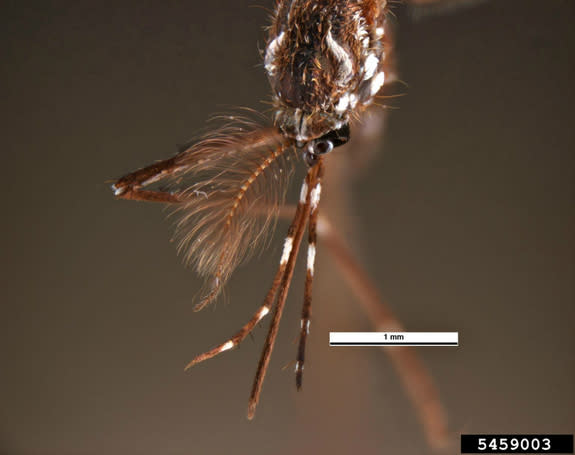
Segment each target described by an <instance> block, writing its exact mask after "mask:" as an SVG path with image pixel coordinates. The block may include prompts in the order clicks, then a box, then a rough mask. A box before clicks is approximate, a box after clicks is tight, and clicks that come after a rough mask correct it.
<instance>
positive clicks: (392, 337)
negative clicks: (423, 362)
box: [329, 332, 459, 346]
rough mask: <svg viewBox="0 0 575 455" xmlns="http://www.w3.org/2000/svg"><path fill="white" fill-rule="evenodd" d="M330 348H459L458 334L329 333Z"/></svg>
mask: <svg viewBox="0 0 575 455" xmlns="http://www.w3.org/2000/svg"><path fill="white" fill-rule="evenodd" d="M329 345H330V346H459V332H330V333H329Z"/></svg>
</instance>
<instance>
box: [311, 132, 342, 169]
mask: <svg viewBox="0 0 575 455" xmlns="http://www.w3.org/2000/svg"><path fill="white" fill-rule="evenodd" d="M348 140H349V125H348V124H347V123H346V124H345V125H343V126H342V127H341V128H339V129H337V130H333V131H330V132H329V133H327V134H324V135H323V136H322V137H320V138H318V139H315V140H313V141H311V142H309V143H308V144H307V147H306V148H305V152H304V158H305V161H306V163H307V164H308V165H309V166H313V165H314V164H315V163H317V159H318V157H319V155H324V154H326V153H329V152H331V151H332V150H333V149H334V148H335V147H339V146H340V145H343V144H345V143H346V142H347V141H348Z"/></svg>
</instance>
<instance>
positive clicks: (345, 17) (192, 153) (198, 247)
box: [112, 0, 444, 432]
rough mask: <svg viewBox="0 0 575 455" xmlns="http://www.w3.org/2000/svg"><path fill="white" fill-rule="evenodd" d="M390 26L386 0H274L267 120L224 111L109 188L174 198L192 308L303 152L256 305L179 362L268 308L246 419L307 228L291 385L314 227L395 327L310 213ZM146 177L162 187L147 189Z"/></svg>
mask: <svg viewBox="0 0 575 455" xmlns="http://www.w3.org/2000/svg"><path fill="white" fill-rule="evenodd" d="M391 32H392V30H391V24H390V8H389V5H388V2H387V1H385V0H278V1H277V2H276V6H275V9H274V11H273V14H272V23H271V26H270V27H269V29H268V36H267V42H266V47H265V52H264V56H263V64H264V65H263V66H264V68H265V71H266V73H267V76H268V79H269V82H270V85H271V88H272V93H273V111H274V114H273V126H269V127H268V126H261V125H259V124H258V123H254V122H250V121H247V120H245V119H243V118H238V117H230V120H232V122H231V124H229V125H227V126H224V127H223V128H220V129H217V130H216V131H214V132H212V133H210V134H208V135H207V136H205V137H204V138H202V139H200V140H199V141H198V142H196V143H194V144H193V145H191V146H190V147H188V148H187V149H185V150H183V151H181V152H180V153H178V154H177V155H176V156H174V157H172V158H169V159H166V160H163V161H159V162H156V163H154V164H152V165H150V166H147V167H144V168H142V169H140V170H137V171H135V172H133V173H131V174H128V175H126V176H124V177H122V178H120V179H118V180H117V181H116V182H115V183H114V184H113V185H112V189H113V190H114V193H115V196H116V197H117V198H122V199H131V200H140V201H153V202H162V203H166V204H170V205H172V206H174V207H175V210H176V212H177V214H178V215H179V218H178V221H177V224H176V238H177V240H178V245H179V251H180V252H181V254H182V255H183V256H184V260H185V261H186V262H188V263H191V264H192V265H193V266H194V267H195V269H196V271H197V272H198V274H199V275H201V276H203V277H205V278H206V282H207V287H206V290H205V293H204V294H203V295H202V298H201V299H200V301H199V302H198V303H197V304H196V306H195V310H200V309H202V308H204V307H206V306H207V305H209V304H210V303H212V302H213V301H214V300H216V298H217V297H218V296H219V295H220V293H221V291H222V289H223V287H224V285H225V284H226V282H227V281H228V279H229V278H230V276H231V274H232V272H233V271H234V269H235V268H236V266H237V265H238V264H239V263H240V262H242V261H243V260H244V259H245V257H246V256H249V254H250V253H251V252H253V251H255V250H257V249H258V248H259V247H260V246H261V245H262V242H264V241H265V239H266V236H267V235H268V234H269V232H270V231H271V227H272V225H273V224H274V222H275V221H276V220H277V218H278V216H279V215H280V214H283V215H285V213H286V209H282V207H284V200H285V192H286V186H287V183H288V180H289V177H290V175H291V172H290V169H291V168H292V167H293V166H295V165H296V163H298V161H299V160H298V157H302V158H303V160H302V161H303V163H304V164H302V165H303V166H305V167H306V168H307V172H306V175H305V179H304V181H303V182H302V184H301V190H300V197H299V201H298V203H297V206H296V208H295V211H293V210H292V211H290V210H289V209H288V210H287V212H291V214H292V215H293V216H292V221H291V224H290V226H289V229H288V232H287V236H286V237H285V240H284V243H283V250H282V253H281V256H280V259H279V266H278V269H277V272H276V274H275V276H274V278H273V281H272V284H271V287H270V288H269V291H268V293H267V294H266V296H265V298H264V300H263V304H262V305H261V306H260V307H259V308H258V309H257V311H256V312H255V313H254V314H253V316H252V317H251V319H249V321H248V322H247V323H246V324H245V325H244V326H243V327H242V328H241V329H240V330H239V331H238V332H237V333H236V334H235V335H233V336H232V337H231V338H229V339H228V340H226V341H225V342H223V343H221V344H219V345H218V346H216V347H214V348H213V349H210V350H209V351H206V352H204V353H202V354H200V355H198V356H196V357H195V358H194V359H193V360H192V361H191V362H190V363H189V364H188V365H187V366H186V369H188V368H190V367H191V366H193V365H195V364H197V363H199V362H202V361H204V360H207V359H210V358H212V357H214V356H217V355H218V354H220V353H222V352H224V351H228V350H230V349H232V348H234V347H236V346H238V345H239V344H240V343H241V342H242V341H243V340H244V339H245V338H246V336H247V335H248V334H249V333H250V332H251V331H252V330H253V329H254V328H255V327H256V326H257V325H258V323H259V322H260V321H261V320H262V319H263V318H264V317H265V316H266V315H267V314H268V313H270V312H271V313H272V316H271V323H270V327H269V329H268V334H267V337H266V340H265V343H264V347H263V351H262V354H261V357H260V360H259V364H258V367H257V372H256V375H255V379H254V383H253V387H252V390H251V394H250V398H249V404H248V418H249V419H252V418H253V417H254V415H255V411H256V406H257V404H258V401H259V398H260V394H261V391H262V384H263V381H264V377H265V375H266V371H267V368H268V364H269V361H270V357H271V354H272V351H273V348H274V344H275V341H276V338H277V334H278V329H279V323H280V319H281V316H282V312H283V310H284V306H285V303H286V298H287V295H288V291H289V288H290V283H291V281H292V276H293V273H294V267H295V263H296V259H297V256H298V253H299V251H300V248H301V245H302V242H303V238H304V235H305V233H306V228H307V265H306V277H305V284H304V298H303V306H302V311H301V328H300V333H299V344H298V349H297V356H296V364H295V378H296V386H297V388H298V389H300V388H301V386H302V380H303V371H304V361H305V348H306V340H307V337H308V334H309V328H310V321H311V308H312V288H313V282H314V266H315V257H316V243H317V238H318V232H319V235H320V236H321V237H322V238H323V239H324V241H325V245H326V247H327V248H328V249H329V250H331V252H332V254H333V255H334V257H335V259H336V262H337V263H338V264H339V266H340V269H341V270H342V272H343V273H344V275H346V277H347V280H348V281H349V282H350V284H351V285H352V287H354V288H355V289H356V293H357V294H358V296H359V298H360V299H361V300H362V301H363V302H364V305H365V306H366V308H367V311H368V313H370V316H371V317H372V319H373V320H374V322H375V325H376V326H377V327H378V328H382V327H384V326H386V327H388V328H389V327H390V326H391V327H393V328H395V329H396V330H400V326H399V323H397V321H396V320H395V318H394V317H393V315H392V314H391V313H390V312H389V311H388V310H387V309H386V308H385V307H384V306H380V304H381V299H380V298H379V297H378V296H377V292H376V291H375V290H374V287H373V285H372V284H371V283H370V282H369V280H367V278H366V276H365V273H364V272H363V271H362V269H361V267H360V266H359V265H358V264H357V262H356V261H355V259H354V258H353V255H351V253H350V251H349V250H348V249H347V248H346V247H345V245H344V243H343V242H342V241H341V239H340V238H339V237H338V236H337V233H336V231H335V229H334V228H333V226H331V225H330V224H329V223H328V221H327V220H326V219H325V218H321V217H319V203H320V199H321V191H322V179H323V176H324V163H325V160H328V159H329V155H330V153H331V152H332V151H333V150H334V149H336V148H337V147H340V146H342V145H344V144H346V143H347V142H348V140H349V138H350V134H351V132H352V131H353V130H354V128H357V125H359V124H361V121H362V118H363V117H364V116H365V115H366V113H367V112H368V111H369V110H370V109H373V106H374V105H375V103H374V102H375V100H376V97H377V96H378V94H380V92H381V90H382V87H384V85H385V84H388V83H389V82H390V81H393V80H394V79H395V74H394V68H393V60H392V49H393V48H392V33H391ZM152 184H160V185H161V184H163V185H165V186H167V187H169V188H166V187H163V188H159V189H150V186H151V185H152ZM392 359H396V360H397V361H396V366H397V368H398V370H399V371H400V374H401V375H402V376H403V377H404V382H405V383H406V385H407V388H408V391H410V392H409V393H410V394H411V396H412V399H413V401H414V402H415V403H416V406H419V407H420V414H421V415H422V416H423V417H422V419H423V420H424V423H425V422H427V424H428V425H431V426H434V425H435V428H434V429H433V430H432V431H435V432H442V431H443V430H444V428H443V425H444V423H443V422H444V420H443V415H442V409H441V406H440V404H439V402H438V399H437V396H436V392H435V389H434V388H433V385H432V383H431V382H430V380H429V379H428V377H427V375H426V373H425V371H423V368H422V366H421V365H420V364H419V363H418V360H417V358H415V357H414V356H413V355H412V354H411V351H408V350H405V349H401V348H399V349H398V350H397V351H395V352H394V353H393V354H392ZM410 375H411V376H410ZM418 402H419V404H418ZM430 421H431V423H430ZM434 422H435V423H434ZM438 422H440V423H438ZM437 426H439V427H440V428H439V429H437ZM430 431H431V430H430Z"/></svg>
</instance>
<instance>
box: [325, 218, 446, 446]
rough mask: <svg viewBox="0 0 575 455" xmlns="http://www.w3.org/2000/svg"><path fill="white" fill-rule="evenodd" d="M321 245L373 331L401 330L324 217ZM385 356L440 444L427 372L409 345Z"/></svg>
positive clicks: (440, 420) (441, 420) (433, 441)
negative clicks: (351, 292)
mask: <svg viewBox="0 0 575 455" xmlns="http://www.w3.org/2000/svg"><path fill="white" fill-rule="evenodd" d="M317 230H318V234H319V236H320V238H321V239H322V244H324V245H325V246H326V249H327V250H328V251H329V252H330V253H331V255H332V257H333V258H334V260H335V262H336V265H337V267H338V268H339V270H340V271H341V274H342V276H343V278H344V279H345V280H346V281H347V283H348V285H349V286H350V288H351V289H352V291H353V292H354V293H355V295H356V296H357V298H358V302H359V303H360V304H361V306H362V308H363V310H364V311H365V312H366V313H367V315H368V316H369V318H370V320H371V322H372V324H373V325H374V327H375V329H376V330H379V331H393V330H395V331H401V330H402V329H403V328H402V325H401V323H400V322H399V321H398V319H397V318H396V317H395V315H394V314H393V312H392V311H391V309H390V308H389V306H388V305H387V304H386V303H385V301H384V300H383V299H382V298H381V296H380V295H379V292H378V291H377V289H376V287H375V286H374V284H373V283H372V282H371V280H370V279H369V277H368V275H367V273H366V271H365V270H364V269H363V268H362V267H361V265H360V264H359V263H358V262H357V261H356V259H355V257H354V255H353V253H352V252H351V251H350V249H349V248H348V246H347V245H346V244H345V242H344V241H343V239H341V237H340V236H339V235H338V234H337V232H336V231H335V229H334V228H333V227H332V226H331V225H330V224H329V222H328V221H327V220H326V219H325V218H321V217H320V218H319V220H318V226H317ZM383 349H384V350H385V351H386V353H387V354H388V355H389V357H390V359H391V361H392V363H393V365H394V367H395V369H396V371H397V373H398V375H399V377H400V380H401V382H402V384H403V387H404V389H405V390H406V393H407V395H408V396H409V398H410V400H411V402H412V404H413V406H414V408H415V410H416V412H417V414H418V415H419V418H420V421H421V423H422V425H423V427H424V430H425V434H426V437H427V440H428V442H429V444H430V445H431V446H432V447H435V448H440V447H444V446H445V445H446V444H447V442H448V439H449V431H448V425H447V416H446V412H445V410H444V408H443V405H442V404H441V400H440V398H439V392H438V390H437V388H436V386H435V384H434V382H433V380H432V378H431V375H430V374H429V372H428V371H427V369H426V368H425V366H424V365H423V363H422V362H421V359H420V358H419V357H418V356H417V353H416V351H415V350H414V349H413V348H409V347H405V346H393V347H385V348H383Z"/></svg>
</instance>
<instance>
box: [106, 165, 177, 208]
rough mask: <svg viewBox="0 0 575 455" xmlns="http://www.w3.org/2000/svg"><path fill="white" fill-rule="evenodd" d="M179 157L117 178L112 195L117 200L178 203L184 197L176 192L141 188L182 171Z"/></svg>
mask: <svg viewBox="0 0 575 455" xmlns="http://www.w3.org/2000/svg"><path fill="white" fill-rule="evenodd" d="M181 156H182V154H180V155H176V156H174V157H172V158H169V159H167V160H163V161H158V162H157V163H154V164H151V165H150V166H146V167H144V168H142V169H139V170H137V171H135V172H132V173H131V174H127V175H124V176H123V177H121V178H119V179H118V180H117V181H116V182H115V183H114V184H113V185H112V190H113V191H114V195H115V196H116V197H117V198H119V199H131V200H136V201H148V202H165V203H178V202H182V200H183V198H184V196H183V194H182V193H178V192H174V193H171V192H167V191H149V190H143V189H142V187H144V186H147V185H149V184H151V183H154V182H157V181H158V180H161V179H163V178H165V177H168V176H171V175H174V174H176V173H177V172H178V171H180V170H181V169H182V165H181Z"/></svg>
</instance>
